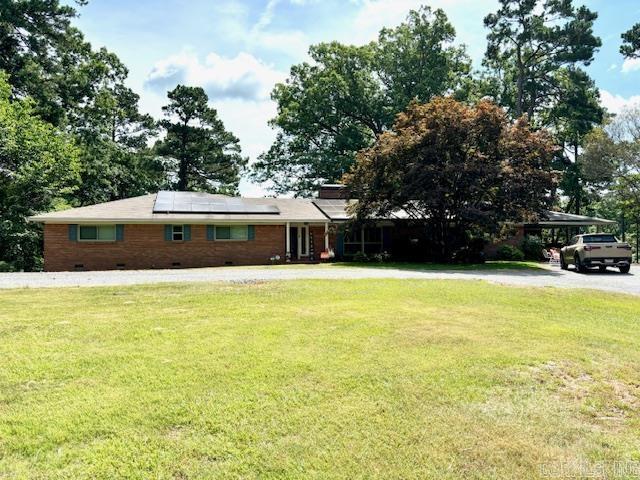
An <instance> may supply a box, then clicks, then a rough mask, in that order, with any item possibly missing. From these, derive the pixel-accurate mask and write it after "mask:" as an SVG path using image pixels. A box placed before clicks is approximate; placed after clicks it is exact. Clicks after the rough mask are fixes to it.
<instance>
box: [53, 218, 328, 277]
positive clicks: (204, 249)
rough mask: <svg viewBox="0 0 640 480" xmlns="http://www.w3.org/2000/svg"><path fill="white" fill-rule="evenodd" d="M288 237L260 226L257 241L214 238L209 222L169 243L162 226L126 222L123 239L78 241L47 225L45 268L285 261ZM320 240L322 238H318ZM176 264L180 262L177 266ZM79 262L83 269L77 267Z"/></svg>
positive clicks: (278, 229)
mask: <svg viewBox="0 0 640 480" xmlns="http://www.w3.org/2000/svg"><path fill="white" fill-rule="evenodd" d="M323 231H324V230H323ZM284 235H285V227H284V225H256V226H255V239H254V240H250V241H238V242H234V241H227V242H225V241H210V240H207V236H206V226H205V225H192V226H191V240H190V241H184V242H169V241H166V240H165V239H164V225H157V224H156V225H125V226H124V240H123V241H121V242H74V241H70V240H69V230H68V225H61V224H59V225H55V224H46V225H45V227H44V260H45V270H47V271H65V270H76V269H83V270H113V269H117V268H125V269H147V268H172V267H173V268H175V267H181V268H191V267H208V266H219V265H225V264H228V262H231V264H233V265H262V264H269V263H271V262H270V260H269V259H270V258H271V257H272V256H274V255H280V257H281V259H282V260H283V261H284V258H285V236H284ZM314 235H315V230H314ZM320 240H322V237H321V238H320V239H316V240H315V241H316V242H319V241H320ZM320 251H321V250H316V252H320ZM174 263H179V265H178V266H174V265H173V264H174ZM118 264H124V267H118ZM76 265H82V267H81V268H76Z"/></svg>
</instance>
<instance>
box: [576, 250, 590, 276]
mask: <svg viewBox="0 0 640 480" xmlns="http://www.w3.org/2000/svg"><path fill="white" fill-rule="evenodd" d="M573 264H574V265H575V266H576V272H578V273H584V272H586V271H587V269H586V268H584V265H582V262H581V261H580V256H579V255H578V254H577V253H576V254H575V255H574V257H573Z"/></svg>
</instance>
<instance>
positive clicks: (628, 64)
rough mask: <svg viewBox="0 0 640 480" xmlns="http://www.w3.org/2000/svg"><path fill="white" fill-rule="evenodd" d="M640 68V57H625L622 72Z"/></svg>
mask: <svg viewBox="0 0 640 480" xmlns="http://www.w3.org/2000/svg"><path fill="white" fill-rule="evenodd" d="M636 70H640V58H625V60H624V62H623V63H622V73H629V72H635V71H636Z"/></svg>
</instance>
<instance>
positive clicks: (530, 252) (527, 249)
mask: <svg viewBox="0 0 640 480" xmlns="http://www.w3.org/2000/svg"><path fill="white" fill-rule="evenodd" d="M520 249H521V250H522V253H524V258H525V259H527V260H534V261H538V260H543V259H544V257H543V255H542V249H544V243H542V240H540V238H538V237H536V236H527V237H525V238H524V240H523V241H522V243H521V244H520Z"/></svg>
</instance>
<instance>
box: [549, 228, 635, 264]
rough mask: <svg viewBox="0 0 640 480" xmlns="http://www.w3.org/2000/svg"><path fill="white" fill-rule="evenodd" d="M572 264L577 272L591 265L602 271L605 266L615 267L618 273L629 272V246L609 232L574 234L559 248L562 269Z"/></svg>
mask: <svg viewBox="0 0 640 480" xmlns="http://www.w3.org/2000/svg"><path fill="white" fill-rule="evenodd" d="M572 264H573V265H574V266H575V268H576V270H577V271H578V272H585V271H586V270H587V269H589V268H592V267H598V268H599V269H600V271H601V272H604V271H605V270H606V269H607V267H617V268H618V269H620V273H629V270H630V269H631V247H630V246H629V244H628V243H626V242H620V241H618V239H617V238H616V237H614V236H613V235H611V234H609V233H591V234H584V235H576V236H575V237H573V238H572V239H571V242H570V243H569V245H567V246H565V247H562V249H561V250H560V266H561V267H562V269H563V270H566V269H567V268H568V266H569V265H572Z"/></svg>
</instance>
